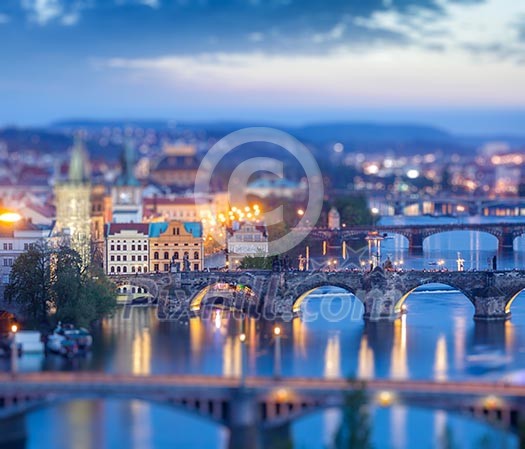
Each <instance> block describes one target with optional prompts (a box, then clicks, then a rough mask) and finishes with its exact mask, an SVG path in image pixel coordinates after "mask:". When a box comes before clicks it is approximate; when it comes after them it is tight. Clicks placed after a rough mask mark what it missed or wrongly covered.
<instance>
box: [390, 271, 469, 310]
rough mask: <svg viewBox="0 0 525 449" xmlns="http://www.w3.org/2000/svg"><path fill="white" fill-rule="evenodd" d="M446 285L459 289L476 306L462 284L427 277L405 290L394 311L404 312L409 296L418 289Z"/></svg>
mask: <svg viewBox="0 0 525 449" xmlns="http://www.w3.org/2000/svg"><path fill="white" fill-rule="evenodd" d="M430 285H432V286H444V287H448V288H451V289H454V290H458V291H459V292H460V293H461V294H462V295H463V296H464V297H465V298H467V299H468V300H469V302H470V303H471V304H472V306H474V307H475V301H474V298H472V296H471V294H470V293H469V292H467V291H466V290H465V289H463V288H462V287H461V286H457V285H455V283H454V282H448V281H442V280H436V279H427V280H422V281H421V282H420V283H418V285H416V286H414V287H413V288H411V289H410V290H408V291H407V292H405V293H404V294H403V295H402V296H401V297H400V298H399V299H398V300H397V301H396V303H395V304H394V313H395V314H400V313H402V312H403V305H404V304H405V302H406V300H407V298H408V297H409V296H410V295H411V294H412V293H414V292H415V291H416V290H418V289H420V288H421V287H425V286H430Z"/></svg>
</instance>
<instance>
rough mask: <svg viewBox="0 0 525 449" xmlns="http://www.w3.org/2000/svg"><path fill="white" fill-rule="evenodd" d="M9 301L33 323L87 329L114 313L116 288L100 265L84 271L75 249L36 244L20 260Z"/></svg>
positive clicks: (7, 289)
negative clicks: (67, 324) (93, 323)
mask: <svg viewBox="0 0 525 449" xmlns="http://www.w3.org/2000/svg"><path fill="white" fill-rule="evenodd" d="M6 298H7V299H8V300H9V301H12V302H14V303H16V304H18V305H19V307H20V308H21V312H22V315H23V316H25V317H27V319H28V320H29V322H31V323H32V324H36V325H39V324H54V323H56V322H57V321H64V322H70V323H73V324H77V325H82V326H87V325H89V324H90V323H91V322H93V321H95V320H98V319H100V318H103V317H105V316H107V315H110V314H111V313H113V311H114V309H115V307H116V287H115V285H114V284H113V283H112V282H111V281H110V280H109V279H108V278H107V277H106V275H105V274H104V272H103V271H102V269H101V268H100V266H99V265H98V264H95V265H92V266H90V267H87V268H85V269H83V268H82V259H81V257H80V255H79V254H78V253H77V252H76V251H74V250H73V249H71V248H68V247H66V246H61V247H58V248H56V249H53V250H51V249H50V248H48V247H47V246H45V245H35V246H34V247H31V248H29V249H28V251H26V252H25V253H23V254H21V255H20V257H19V258H18V259H17V260H16V262H15V264H14V266H13V269H12V271H11V277H10V281H9V284H8V285H7V287H6Z"/></svg>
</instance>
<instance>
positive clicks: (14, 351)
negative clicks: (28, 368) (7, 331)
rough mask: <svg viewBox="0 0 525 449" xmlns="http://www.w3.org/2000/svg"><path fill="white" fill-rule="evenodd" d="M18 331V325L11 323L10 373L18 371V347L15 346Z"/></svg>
mask: <svg viewBox="0 0 525 449" xmlns="http://www.w3.org/2000/svg"><path fill="white" fill-rule="evenodd" d="M17 332H18V325H17V324H16V323H13V324H12V325H11V333H12V334H13V338H12V340H11V373H12V374H16V373H17V371H18V348H17V346H16V333H17Z"/></svg>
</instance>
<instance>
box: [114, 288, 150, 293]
mask: <svg viewBox="0 0 525 449" xmlns="http://www.w3.org/2000/svg"><path fill="white" fill-rule="evenodd" d="M128 290H129V291H128ZM130 291H131V293H148V292H147V290H146V289H145V288H143V287H119V288H117V292H118V293H130Z"/></svg>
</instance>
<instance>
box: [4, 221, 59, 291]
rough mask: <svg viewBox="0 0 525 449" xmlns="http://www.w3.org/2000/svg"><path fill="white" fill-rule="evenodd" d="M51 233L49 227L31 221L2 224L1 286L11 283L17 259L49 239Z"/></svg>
mask: <svg viewBox="0 0 525 449" xmlns="http://www.w3.org/2000/svg"><path fill="white" fill-rule="evenodd" d="M50 232H51V228H50V227H49V226H37V225H35V224H33V223H32V222H31V221H30V220H20V221H18V222H15V223H4V222H0V284H7V283H8V282H9V274H10V273H11V268H12V266H13V264H14V262H15V260H16V258H17V257H18V256H19V255H20V254H22V253H23V252H24V251H27V250H28V249H29V247H30V246H31V245H34V244H35V243H37V242H39V241H43V240H44V239H46V238H48V237H49V234H50Z"/></svg>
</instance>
